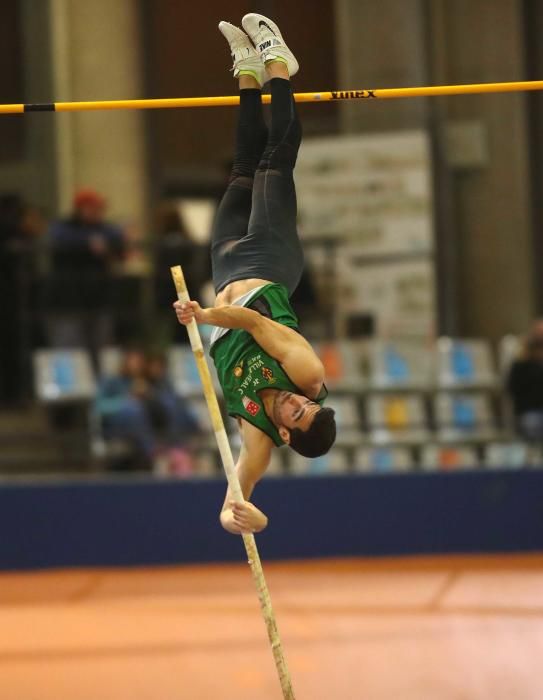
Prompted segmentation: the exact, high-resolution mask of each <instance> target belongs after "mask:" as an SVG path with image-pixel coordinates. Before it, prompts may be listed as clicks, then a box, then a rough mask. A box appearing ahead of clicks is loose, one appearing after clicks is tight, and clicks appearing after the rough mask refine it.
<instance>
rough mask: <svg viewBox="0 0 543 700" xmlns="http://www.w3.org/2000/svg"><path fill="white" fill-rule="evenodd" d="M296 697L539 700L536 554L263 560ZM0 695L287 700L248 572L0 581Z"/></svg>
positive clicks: (541, 628) (542, 589)
mask: <svg viewBox="0 0 543 700" xmlns="http://www.w3.org/2000/svg"><path fill="white" fill-rule="evenodd" d="M264 568H265V572H266V575H267V579H268V583H269V586H270V589H271V593H272V599H273V602H274V607H275V613H276V616H277V620H278V623H279V627H280V631H281V633H282V638H283V645H284V648H285V653H286V656H287V659H288V662H289V665H290V668H291V674H292V678H293V684H294V688H295V691H296V696H297V699H298V700H541V699H542V698H543V673H542V663H543V556H511V557H458V558H456V557H449V558H435V559H432V558H415V559H384V560H378V561H375V560H369V561H368V560H341V561H339V560H338V561H313V562H296V563H281V564H277V563H268V564H267V563H266V562H265V563H264ZM0 631H1V633H0V699H1V700H218V699H220V700H281V691H280V688H279V685H278V682H277V680H276V676H275V668H274V665H273V660H272V655H271V651H270V650H269V647H268V644H267V638H266V634H265V629H264V624H263V621H262V618H261V616H260V611H259V607H258V602H257V598H256V594H255V592H254V590H253V584H252V579H251V575H250V572H249V569H248V567H246V566H245V565H239V566H238V565H236V566H230V565H224V566H223V565H212V566H187V567H176V568H154V569H135V570H75V571H54V572H44V573H30V574H3V575H0Z"/></svg>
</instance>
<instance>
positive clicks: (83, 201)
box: [47, 190, 124, 365]
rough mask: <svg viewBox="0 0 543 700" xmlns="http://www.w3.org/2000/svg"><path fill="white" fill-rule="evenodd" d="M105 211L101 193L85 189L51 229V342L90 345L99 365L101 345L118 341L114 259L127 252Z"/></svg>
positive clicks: (76, 196)
mask: <svg viewBox="0 0 543 700" xmlns="http://www.w3.org/2000/svg"><path fill="white" fill-rule="evenodd" d="M105 213H106V200H105V199H104V197H102V195H100V194H98V192H94V191H93V190H80V191H79V192H78V193H77V194H76V195H75V197H74V208H73V213H72V214H71V215H70V216H69V217H68V218H66V219H61V220H59V221H54V222H53V223H52V224H51V226H50V229H49V246H50V250H51V271H50V279H49V285H48V294H47V302H48V318H47V327H48V335H49V342H50V344H51V345H52V346H54V347H75V346H79V347H85V348H88V349H89V351H90V353H91V356H92V358H93V362H94V363H95V365H97V355H98V351H99V350H100V348H101V347H103V346H104V345H108V344H111V343H112V341H113V323H114V317H113V313H112V284H113V276H112V265H113V263H114V262H115V261H117V260H119V259H120V258H121V257H122V256H123V253H124V240H123V233H122V231H121V229H120V228H119V227H118V226H115V225H114V224H111V223H109V222H108V221H106V219H105Z"/></svg>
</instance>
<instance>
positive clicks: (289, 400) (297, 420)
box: [273, 391, 320, 442]
mask: <svg viewBox="0 0 543 700" xmlns="http://www.w3.org/2000/svg"><path fill="white" fill-rule="evenodd" d="M273 408H274V410H273V413H274V418H275V423H276V424H277V425H278V426H279V434H280V435H281V437H282V438H283V440H285V442H288V438H287V436H288V435H289V431H290V430H293V429H294V428H299V429H300V430H302V431H304V432H305V431H306V430H308V429H309V427H310V425H311V423H312V422H313V418H314V417H315V414H316V413H318V411H319V410H320V406H319V404H318V403H315V402H314V401H311V400H310V399H308V398H307V396H302V395H301V394H293V393H292V392H290V391H281V392H280V394H279V396H278V397H277V399H276V400H275V404H274V407H273ZM285 438H287V439H285Z"/></svg>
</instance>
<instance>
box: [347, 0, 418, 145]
mask: <svg viewBox="0 0 543 700" xmlns="http://www.w3.org/2000/svg"><path fill="white" fill-rule="evenodd" d="M422 4H423V3H422V2H421V0H379V2H360V0H336V18H337V19H336V31H337V40H336V43H337V47H338V78H339V81H338V83H339V84H338V86H337V87H338V88H342V89H356V88H378V87H380V88H385V87H409V86H412V85H423V84H424V82H425V63H424V61H425V42H424V22H423V7H422ZM340 109H341V123H342V130H343V131H346V132H350V133H352V132H358V131H365V132H367V131H387V130H396V129H410V128H416V127H420V126H421V125H422V124H423V121H424V115H425V104H424V101H423V100H397V101H390V102H370V101H368V103H367V104H365V105H360V103H358V104H348V103H343V104H341V105H340Z"/></svg>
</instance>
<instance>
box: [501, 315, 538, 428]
mask: <svg viewBox="0 0 543 700" xmlns="http://www.w3.org/2000/svg"><path fill="white" fill-rule="evenodd" d="M508 389H509V393H510V394H511V396H512V398H513V406H514V410H515V416H516V419H517V425H518V429H519V432H520V433H521V434H522V435H523V436H524V437H525V438H527V439H528V440H536V441H540V442H542V441H543V319H542V320H538V321H536V322H535V323H534V324H533V326H532V329H531V331H530V333H529V335H528V336H527V338H526V341H525V344H524V350H523V353H522V356H521V357H520V358H519V359H518V360H516V361H515V362H514V363H513V365H512V367H511V370H510V373H509V378H508Z"/></svg>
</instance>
